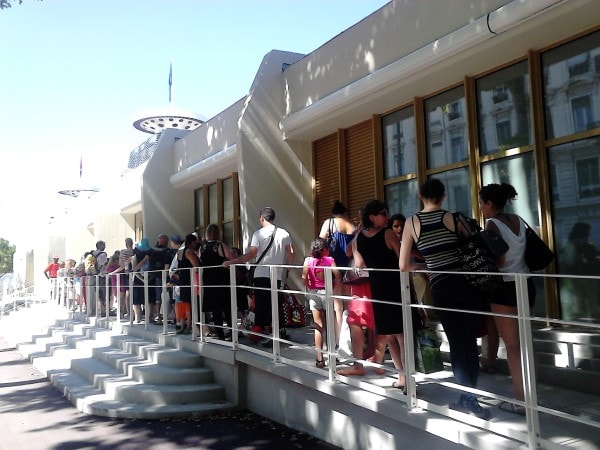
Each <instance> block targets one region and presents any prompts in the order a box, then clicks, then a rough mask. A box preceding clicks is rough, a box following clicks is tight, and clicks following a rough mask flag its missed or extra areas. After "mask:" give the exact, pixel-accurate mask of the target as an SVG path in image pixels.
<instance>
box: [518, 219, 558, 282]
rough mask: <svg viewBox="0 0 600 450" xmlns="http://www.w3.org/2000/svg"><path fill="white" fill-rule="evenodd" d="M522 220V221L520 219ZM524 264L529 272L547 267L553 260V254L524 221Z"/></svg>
mask: <svg viewBox="0 0 600 450" xmlns="http://www.w3.org/2000/svg"><path fill="white" fill-rule="evenodd" d="M521 220H523V219H521ZM523 223H525V241H526V243H525V263H526V264H527V267H529V270H531V271H534V272H535V271H536V270H542V269H545V268H546V267H548V265H549V264H550V263H551V262H552V260H553V259H554V253H553V252H552V250H550V247H548V245H546V243H545V242H544V241H543V240H542V238H541V237H539V236H538V235H537V233H536V232H535V231H534V230H533V228H531V227H530V226H529V224H528V223H527V222H525V220H523Z"/></svg>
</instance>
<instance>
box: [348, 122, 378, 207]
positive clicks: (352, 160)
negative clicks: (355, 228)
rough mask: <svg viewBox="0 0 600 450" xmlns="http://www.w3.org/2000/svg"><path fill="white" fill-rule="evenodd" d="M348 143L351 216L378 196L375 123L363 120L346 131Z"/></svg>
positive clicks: (349, 205)
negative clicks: (374, 140) (374, 139)
mask: <svg viewBox="0 0 600 450" xmlns="http://www.w3.org/2000/svg"><path fill="white" fill-rule="evenodd" d="M344 136H345V141H346V142H345V143H346V178H347V186H348V192H347V199H348V200H347V201H348V204H347V205H346V207H347V208H348V213H349V215H350V217H355V216H356V214H357V212H358V210H359V209H360V208H362V207H363V206H365V204H366V203H367V202H368V201H369V200H372V199H374V198H376V196H377V188H376V181H375V173H376V171H375V149H374V148H373V147H374V146H373V124H372V122H371V121H367V122H363V123H361V124H358V125H356V126H353V127H351V128H348V129H347V130H345V132H344Z"/></svg>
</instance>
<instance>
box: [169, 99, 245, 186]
mask: <svg viewBox="0 0 600 450" xmlns="http://www.w3.org/2000/svg"><path fill="white" fill-rule="evenodd" d="M243 106H244V98H242V99H241V100H239V101H237V102H236V103H234V104H233V105H231V106H230V107H229V108H227V109H226V110H224V111H223V112H221V113H219V114H217V115H216V116H215V117H213V118H211V119H209V120H208V121H206V122H205V123H203V124H202V125H200V126H199V127H198V128H197V129H196V130H194V131H193V132H192V133H190V134H188V135H187V136H185V137H183V138H182V139H180V140H178V141H177V142H176V143H175V146H174V150H173V158H174V164H175V171H177V172H179V171H181V170H183V169H186V168H188V167H191V166H193V165H194V164H196V163H198V162H200V161H202V160H204V159H206V158H208V157H210V156H212V155H214V154H215V153H218V152H220V151H221V150H224V149H226V148H228V147H231V146H232V145H235V144H236V142H237V130H238V120H239V118H240V113H241V110H242V107H243ZM199 187H201V185H197V186H196V188H199Z"/></svg>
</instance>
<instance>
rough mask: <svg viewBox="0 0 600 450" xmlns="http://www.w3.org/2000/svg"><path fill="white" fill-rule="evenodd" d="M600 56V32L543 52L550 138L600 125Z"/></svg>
mask: <svg viewBox="0 0 600 450" xmlns="http://www.w3.org/2000/svg"><path fill="white" fill-rule="evenodd" d="M599 57H600V32H595V33H592V34H589V35H587V36H584V37H582V38H580V39H576V40H575V41H572V42H569V43H568V44H565V45H561V46H560V47H557V48H554V49H552V50H549V51H547V52H544V53H543V54H542V68H543V74H544V108H545V111H546V117H545V120H546V134H547V138H548V139H553V138H558V137H562V136H567V135H569V134H573V133H578V132H581V131H586V130H589V129H594V128H598V127H600V108H598V107H597V106H596V107H594V105H598V104H600V90H598V88H597V78H596V75H597V71H596V67H595V65H596V61H599V60H598V58H599ZM592 61H594V70H592V63H591V62H592ZM569 108H570V109H571V110H569ZM571 117H572V120H570V118H571Z"/></svg>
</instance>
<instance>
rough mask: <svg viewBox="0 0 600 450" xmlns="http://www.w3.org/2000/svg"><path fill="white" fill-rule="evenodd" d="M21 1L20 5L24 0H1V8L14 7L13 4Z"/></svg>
mask: <svg viewBox="0 0 600 450" xmlns="http://www.w3.org/2000/svg"><path fill="white" fill-rule="evenodd" d="M17 1H18V2H19V5H22V4H23V0H0V9H6V8H12V4H13V3H16V2H17ZM38 1H40V2H41V1H42V0H38Z"/></svg>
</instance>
